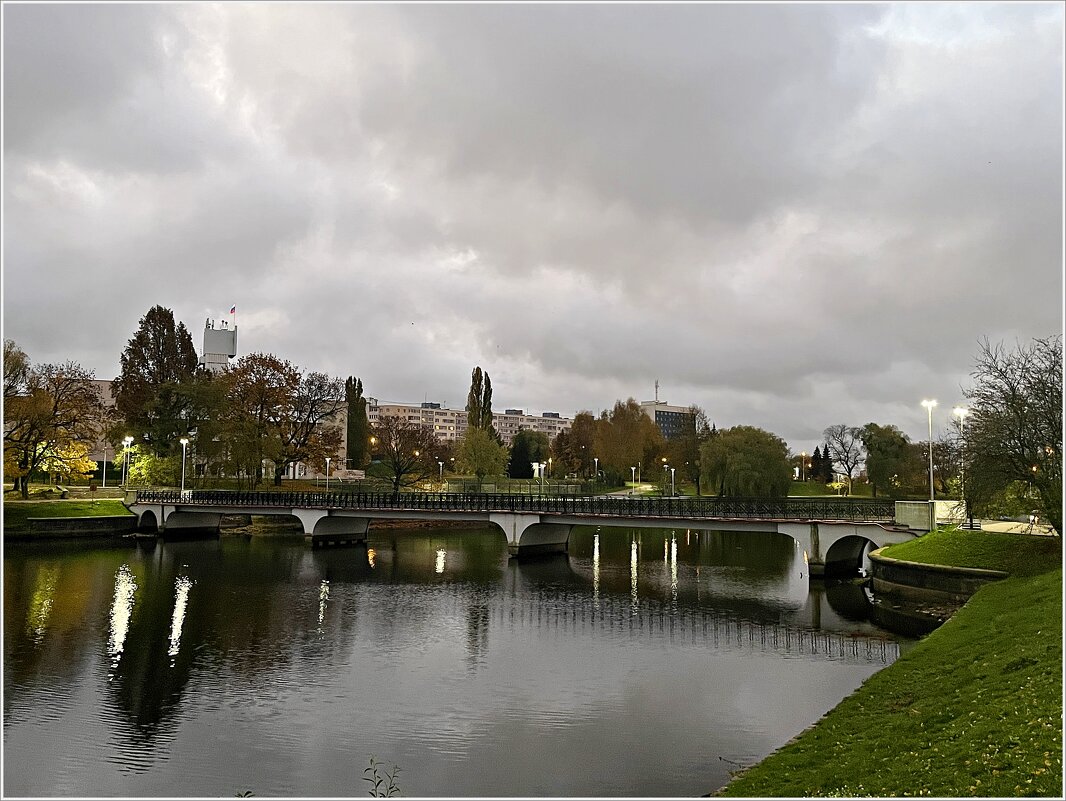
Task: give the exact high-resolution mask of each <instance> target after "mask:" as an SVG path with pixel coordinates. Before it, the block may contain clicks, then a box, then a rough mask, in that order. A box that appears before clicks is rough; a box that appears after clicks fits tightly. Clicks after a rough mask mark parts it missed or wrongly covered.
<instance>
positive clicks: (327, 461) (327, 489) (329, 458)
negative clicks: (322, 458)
mask: <svg viewBox="0 0 1066 801" xmlns="http://www.w3.org/2000/svg"><path fill="white" fill-rule="evenodd" d="M332 458H333V457H331V456H327V457H326V492H329V463H330V460H331V459H332Z"/></svg>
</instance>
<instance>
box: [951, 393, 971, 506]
mask: <svg viewBox="0 0 1066 801" xmlns="http://www.w3.org/2000/svg"><path fill="white" fill-rule="evenodd" d="M951 413H952V414H954V415H955V416H956V417H957V418H959V439H960V440H962V451H961V453H960V454H959V483H960V484H961V485H962V486H961V487H960V488H959V494H960V495H961V496H962V516H963V517H964V518H966V517H968V516H967V514H966V429H965V427H964V423H965V422H966V415H968V414H969V413H970V410H969V409H967V408H966V407H965V406H956V407H955V408H954V409H952V410H951Z"/></svg>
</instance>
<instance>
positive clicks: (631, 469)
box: [629, 467, 637, 484]
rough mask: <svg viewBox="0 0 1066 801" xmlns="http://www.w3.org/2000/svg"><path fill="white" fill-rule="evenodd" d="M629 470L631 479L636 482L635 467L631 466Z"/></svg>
mask: <svg viewBox="0 0 1066 801" xmlns="http://www.w3.org/2000/svg"><path fill="white" fill-rule="evenodd" d="M629 472H630V473H631V474H632V475H631V478H632V479H633V483H634V484H636V483H637V468H635V467H631V468H629Z"/></svg>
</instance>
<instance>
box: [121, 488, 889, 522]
mask: <svg viewBox="0 0 1066 801" xmlns="http://www.w3.org/2000/svg"><path fill="white" fill-rule="evenodd" d="M134 503H136V504H159V505H165V506H181V507H184V508H187V507H194V508H210V509H211V510H212V511H218V510H225V509H233V510H234V511H235V512H236V511H237V510H246V512H247V510H252V509H255V510H259V511H260V513H262V514H269V513H270V512H271V510H278V511H279V512H281V511H282V510H290V511H291V510H292V509H328V510H337V511H349V510H351V511H355V510H358V511H365V512H378V513H381V512H429V511H436V512H446V513H447V512H451V513H457V512H474V513H509V514H523V513H527V514H545V515H553V516H554V515H568V516H583V517H585V516H589V517H610V518H627V517H628V518H645V519H647V518H662V519H664V520H670V519H674V520H676V519H688V520H734V521H740V520H764V521H766V522H799V521H811V522H815V521H818V522H829V521H841V522H866V523H891V522H893V521H894V519H895V504H894V503H893V502H892V501H882V500H870V499H865V498H861V499H856V498H831V499H824V500H823V499H807V498H693V497H675V498H655V497H646V496H619V495H599V496H562V495H506V494H498V493H463V494H458V493H430V492H425V493H422V492H419V493H415V492H409V493H408V492H403V493H383V492H370V493H349V492H331V493H325V492H241V491H226V490H187V491H185V492H179V491H177V490H141V491H138V492H137V494H136V500H135V501H134ZM205 510H206V509H205Z"/></svg>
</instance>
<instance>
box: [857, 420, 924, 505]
mask: <svg viewBox="0 0 1066 801" xmlns="http://www.w3.org/2000/svg"><path fill="white" fill-rule="evenodd" d="M860 437H861V439H862V444H863V447H864V448H866V477H867V478H868V479H869V480H870V484H871V485H872V486H873V495H874V497H875V498H876V497H877V491H878V490H881V491H882V492H887V493H888V494H889V495H896V494H898V490H899V488H900V487H901V486H902V485H903V481H902V480H901V477H905V476H906V475H907V474H908V473H909V465H910V463H911V462H912V461H913V448H912V447H911V443H910V440H909V439H908V438H907V435H906V434H904V433H903V432H902V431H900V430H899V429H898V428H896V426H892V425H887V426H879V425H877V424H876V423H867V424H866V425H865V426H863V427H862V429H861V434H860Z"/></svg>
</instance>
